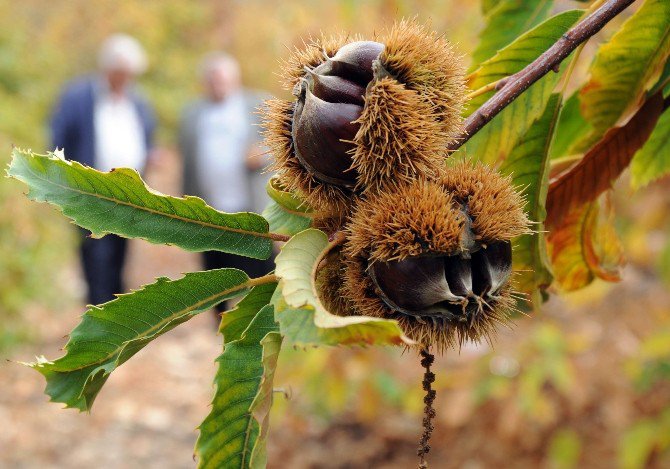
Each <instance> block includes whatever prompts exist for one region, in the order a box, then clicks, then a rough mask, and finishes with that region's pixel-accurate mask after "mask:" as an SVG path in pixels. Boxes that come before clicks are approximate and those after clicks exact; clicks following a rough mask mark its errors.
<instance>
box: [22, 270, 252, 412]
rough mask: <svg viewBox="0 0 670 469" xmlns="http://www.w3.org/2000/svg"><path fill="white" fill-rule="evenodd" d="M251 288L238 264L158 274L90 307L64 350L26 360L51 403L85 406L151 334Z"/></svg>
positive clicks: (162, 332)
mask: <svg viewBox="0 0 670 469" xmlns="http://www.w3.org/2000/svg"><path fill="white" fill-rule="evenodd" d="M250 287H251V282H250V281H249V278H248V277H247V275H246V274H245V273H244V272H242V271H241V270H237V269H218V270H210V271H207V272H193V273H189V274H186V275H185V276H184V277H182V278H180V279H178V280H170V279H168V278H165V277H162V278H159V279H157V280H156V282H155V283H153V284H151V285H147V286H144V287H143V288H141V289H140V290H137V291H134V292H132V293H127V294H123V295H119V297H118V298H116V299H115V300H112V301H110V302H109V303H104V304H102V305H100V306H91V307H90V308H89V310H88V311H86V313H85V314H84V316H83V318H82V321H81V323H79V325H78V326H77V327H76V328H75V329H74V331H72V334H70V340H69V341H68V343H67V345H65V351H66V354H65V355H64V356H63V357H61V358H59V359H57V360H55V361H53V362H50V361H47V360H46V359H43V358H42V359H38V360H37V362H35V363H32V364H29V366H31V367H32V368H34V369H35V370H37V371H39V372H40V373H42V374H43V375H44V377H45V378H46V380H47V386H46V391H45V392H46V393H47V394H48V395H49V396H51V400H52V401H53V402H62V403H64V404H65V405H66V407H72V408H77V409H79V410H82V411H83V410H90V408H91V405H92V404H93V401H94V400H95V398H96V396H97V394H98V392H99V391H100V389H101V388H102V386H103V384H105V382H106V381H107V379H108V378H109V375H110V373H112V372H113V371H114V370H115V369H116V368H117V367H118V366H120V365H122V364H123V363H125V362H126V361H127V360H128V359H129V358H130V357H132V356H133V355H135V354H136V353H137V352H139V351H140V350H141V349H142V348H144V346H145V345H147V344H148V343H149V342H151V341H152V340H154V339H155V338H156V337H158V336H160V335H162V334H164V333H166V332H168V331H169V330H171V329H173V328H174V327H176V326H178V325H179V324H181V323H183V322H185V321H187V320H189V319H191V318H192V317H193V316H195V315H196V314H198V313H201V312H203V311H206V310H208V309H209V308H211V307H213V306H215V305H217V304H218V303H220V302H221V301H224V300H227V299H229V298H233V297H235V296H237V295H241V294H244V293H245V292H246V291H248V289H249V288H250Z"/></svg>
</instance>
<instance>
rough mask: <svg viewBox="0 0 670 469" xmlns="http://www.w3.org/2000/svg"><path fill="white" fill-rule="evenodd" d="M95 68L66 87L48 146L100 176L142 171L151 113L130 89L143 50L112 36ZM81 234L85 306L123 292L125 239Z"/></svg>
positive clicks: (143, 66) (151, 126)
mask: <svg viewBox="0 0 670 469" xmlns="http://www.w3.org/2000/svg"><path fill="white" fill-rule="evenodd" d="M98 68H99V70H98V73H95V74H91V75H87V76H84V77H79V78H76V79H74V80H73V81H72V82H70V83H68V84H67V85H66V86H65V89H64V91H63V93H62V94H61V96H60V99H59V101H58V104H57V105H56V107H55V110H54V112H53V115H52V118H51V137H52V145H53V147H54V148H59V149H62V150H63V151H64V153H65V157H66V158H68V159H70V160H74V161H78V162H80V163H82V164H85V165H87V166H91V167H93V168H96V169H99V170H101V171H109V170H111V169H112V168H120V167H130V168H134V169H137V170H138V171H140V172H143V171H144V170H145V168H146V165H147V162H148V160H149V155H150V152H151V150H152V146H153V134H154V128H155V119H154V113H153V110H152V109H151V107H150V106H149V104H148V103H147V101H146V100H145V99H144V98H143V97H142V96H141V95H140V94H139V93H138V92H137V91H136V90H135V89H134V87H133V83H134V81H135V78H136V77H137V76H139V75H141V74H142V73H144V71H145V70H146V68H147V58H146V54H145V52H144V49H143V48H142V46H141V45H140V44H139V42H137V40H136V39H134V38H132V37H130V36H128V35H125V34H115V35H113V36H110V37H108V38H107V39H106V40H105V41H104V42H103V44H102V46H101V47H100V51H99V55H98ZM81 232H82V242H81V260H82V266H83V270H84V276H85V278H86V282H87V285H88V301H89V303H90V304H100V303H104V302H107V301H109V300H112V299H114V294H115V293H120V292H123V291H124V290H125V289H124V288H123V282H122V273H123V265H124V262H125V254H126V240H125V239H123V238H121V237H119V236H116V235H111V234H110V235H107V236H105V237H104V238H101V239H93V238H91V237H90V236H87V234H88V233H87V232H85V231H84V230H82V231H81Z"/></svg>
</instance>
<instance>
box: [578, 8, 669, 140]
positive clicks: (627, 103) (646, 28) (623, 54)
mask: <svg viewBox="0 0 670 469" xmlns="http://www.w3.org/2000/svg"><path fill="white" fill-rule="evenodd" d="M668 56H670V2H669V1H668V0H646V1H645V2H644V4H642V6H641V7H640V9H639V10H638V11H637V12H636V13H635V14H634V15H633V16H631V17H630V18H629V19H628V20H627V21H626V22H625V23H624V24H623V26H622V27H621V29H620V30H619V31H618V32H617V33H616V34H615V35H614V36H612V39H611V40H610V41H609V42H607V43H606V44H604V45H602V46H601V47H600V49H599V51H598V54H597V56H596V58H595V61H594V62H593V65H592V66H591V76H590V79H589V81H588V83H587V84H586V85H585V86H584V87H583V88H582V90H581V91H580V95H579V101H580V104H581V109H582V115H583V116H584V118H585V119H586V120H587V121H588V122H590V123H591V124H592V125H593V127H594V130H593V132H592V134H591V135H590V136H589V137H588V138H587V140H586V141H585V142H582V143H581V144H580V149H582V150H583V149H586V148H588V147H590V146H591V144H592V143H593V142H595V141H597V140H598V139H599V138H600V137H601V136H602V135H603V134H604V133H605V132H606V131H607V130H608V129H609V128H610V127H612V126H613V125H615V124H616V123H617V122H619V121H620V120H625V119H626V118H627V116H628V115H630V114H631V113H632V112H635V110H636V109H637V108H638V107H639V106H640V104H641V102H642V99H643V97H644V93H645V92H646V91H648V90H649V89H650V88H651V87H652V86H653V85H654V83H655V82H656V80H657V78H658V77H659V75H660V73H661V71H662V68H663V65H664V64H665V61H666V59H667V58H668Z"/></svg>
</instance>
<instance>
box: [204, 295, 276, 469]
mask: <svg viewBox="0 0 670 469" xmlns="http://www.w3.org/2000/svg"><path fill="white" fill-rule="evenodd" d="M259 294H260V293H259ZM263 296H264V298H265V299H267V300H269V297H268V295H267V291H266V292H264V293H263ZM257 300H258V298H256V299H255V300H254V301H257ZM257 304H259V303H257ZM247 306H248V305H247ZM247 317H248V316H247ZM276 331H277V324H276V323H275V320H274V312H273V308H272V305H269V304H266V305H265V306H262V307H261V309H260V310H259V311H258V312H257V314H255V315H254V317H253V319H251V321H250V322H249V323H248V326H247V327H246V329H245V330H244V332H243V333H242V334H241V335H240V336H239V338H237V339H235V340H233V341H230V342H228V343H226V345H225V347H224V351H223V353H222V354H221V356H220V357H219V358H218V359H217V362H218V364H219V368H218V371H217V373H216V377H215V383H216V393H215V395H214V399H213V401H212V410H211V411H210V413H209V415H208V416H207V417H206V418H205V420H204V421H203V422H202V424H200V427H199V429H200V435H199V437H198V441H197V442H196V446H195V454H196V456H197V457H198V458H199V462H198V467H199V468H221V467H226V468H228V467H235V468H240V469H246V468H250V467H258V465H252V464H251V459H252V455H253V454H254V453H256V454H257V455H258V456H256V458H258V457H261V456H260V455H261V454H262V453H263V450H262V449H261V448H260V447H259V446H258V445H259V444H260V445H264V441H265V437H264V436H263V439H262V440H261V442H259V441H258V439H259V435H260V434H261V429H262V427H263V426H265V427H266V426H267V414H264V415H261V414H262V412H261V413H258V412H257V410H256V409H257V408H259V407H263V409H264V410H265V407H267V409H268V410H269V407H270V405H271V399H272V378H273V375H274V367H275V366H276V354H278V353H279V347H280V345H281V338H279V342H277V340H276V339H277V337H276V335H278V334H277V332H276ZM223 332H224V335H227V333H226V330H225V328H224V330H223ZM273 334H276V335H273ZM269 336H271V337H272V339H271V340H269V341H266V340H265V339H264V338H266V337H269ZM265 355H267V356H265ZM268 389H269V391H268Z"/></svg>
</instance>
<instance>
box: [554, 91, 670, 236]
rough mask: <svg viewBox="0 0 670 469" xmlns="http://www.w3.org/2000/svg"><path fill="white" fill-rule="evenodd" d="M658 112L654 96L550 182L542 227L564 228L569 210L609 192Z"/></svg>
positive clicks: (660, 108)
mask: <svg viewBox="0 0 670 469" xmlns="http://www.w3.org/2000/svg"><path fill="white" fill-rule="evenodd" d="M662 111H663V96H662V94H660V93H657V94H655V95H654V96H652V97H651V98H649V99H648V100H647V101H646V102H645V104H644V106H642V107H641V108H640V110H639V111H638V112H637V113H636V114H635V115H634V116H633V117H632V118H631V119H630V120H629V121H628V122H627V123H626V124H625V125H624V126H622V127H614V128H612V129H610V130H609V131H607V133H606V134H605V136H604V137H603V139H602V140H601V141H600V142H598V143H597V144H596V145H595V146H594V147H593V148H591V149H590V150H589V151H588V152H587V153H586V154H585V155H584V158H582V159H581V160H580V161H579V163H577V164H576V165H574V166H573V167H572V168H570V169H569V170H567V171H565V172H563V173H562V174H560V175H559V176H558V177H556V178H555V179H554V180H552V181H551V182H550V184H549V194H548V195H547V219H546V221H545V224H546V226H547V227H550V228H557V227H558V226H561V225H563V224H565V222H566V218H567V215H568V214H569V213H570V212H571V211H572V210H573V209H575V208H579V207H580V206H581V205H584V204H587V203H589V202H591V201H593V200H594V199H595V198H596V197H598V196H599V195H600V194H602V193H603V192H605V191H606V190H607V189H609V188H610V187H611V185H612V182H613V181H614V180H616V178H618V177H619V175H620V174H621V173H622V172H623V170H624V169H626V167H627V166H628V164H629V163H630V161H631V159H632V157H633V155H634V154H635V152H636V151H637V150H638V149H639V148H640V147H642V145H644V142H646V141H647V139H648V138H649V135H651V132H652V130H653V129H654V126H655V125H656V122H657V121H658V118H659V116H660V115H661V112H662Z"/></svg>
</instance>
